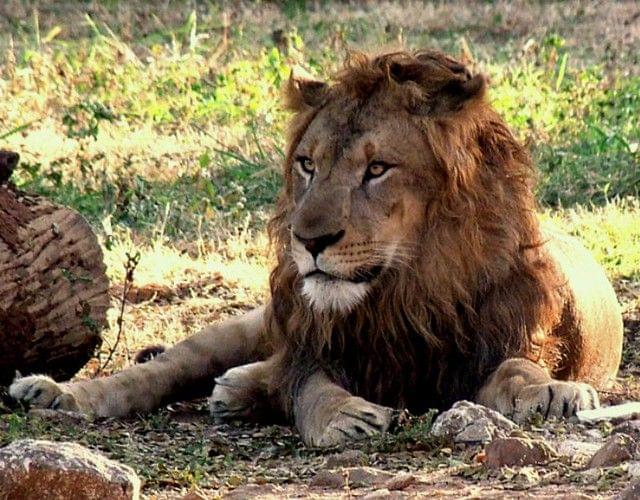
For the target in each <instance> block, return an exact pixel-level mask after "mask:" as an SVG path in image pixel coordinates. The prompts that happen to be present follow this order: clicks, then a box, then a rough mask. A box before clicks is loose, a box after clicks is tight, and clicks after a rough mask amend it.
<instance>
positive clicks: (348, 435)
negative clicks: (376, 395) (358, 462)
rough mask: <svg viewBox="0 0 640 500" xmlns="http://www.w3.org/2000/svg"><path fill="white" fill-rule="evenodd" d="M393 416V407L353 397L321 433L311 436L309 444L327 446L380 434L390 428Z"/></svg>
mask: <svg viewBox="0 0 640 500" xmlns="http://www.w3.org/2000/svg"><path fill="white" fill-rule="evenodd" d="M393 416H394V411H393V410H392V409H391V408H387V407H385V406H379V405H376V404H373V403H369V402H368V401H366V400H364V399H362V398H357V397H352V398H349V399H348V400H347V402H346V403H345V404H344V405H343V406H341V407H340V409H339V410H338V411H337V412H336V414H335V415H334V416H333V418H332V419H331V420H330V422H329V424H328V425H327V426H326V428H325V429H324V430H323V431H322V432H321V433H320V434H319V435H317V436H314V437H311V439H310V443H309V444H311V445H312V446H318V447H321V448H327V447H331V446H336V445H339V444H343V443H344V442H346V441H349V440H354V439H362V438H365V437H368V436H373V435H375V434H380V433H382V432H385V431H387V430H388V429H389V426H390V425H391V422H392V420H393Z"/></svg>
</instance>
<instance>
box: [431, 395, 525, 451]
mask: <svg viewBox="0 0 640 500" xmlns="http://www.w3.org/2000/svg"><path fill="white" fill-rule="evenodd" d="M516 429H518V426H517V425H516V424H515V423H513V422H512V421H511V420H509V419H507V418H506V417H504V416H502V415H501V414H500V413H498V412H497V411H494V410H492V409H490V408H487V407H485V406H482V405H479V404H476V403H471V402H470V401H458V402H457V403H455V404H454V405H453V406H452V407H451V409H450V410H447V411H445V412H443V413H441V414H440V415H438V417H437V418H436V420H435V422H434V423H433V427H432V429H431V432H432V434H433V435H434V436H438V437H448V438H452V439H453V441H454V442H455V443H488V442H490V441H492V440H493V439H495V438H498V437H506V436H507V435H508V434H509V433H510V432H512V431H514V430H516Z"/></svg>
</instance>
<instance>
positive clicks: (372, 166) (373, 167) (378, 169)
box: [364, 161, 393, 181]
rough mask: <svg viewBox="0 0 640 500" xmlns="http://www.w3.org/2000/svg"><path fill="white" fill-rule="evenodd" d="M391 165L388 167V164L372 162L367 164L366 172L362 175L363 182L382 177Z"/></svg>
mask: <svg viewBox="0 0 640 500" xmlns="http://www.w3.org/2000/svg"><path fill="white" fill-rule="evenodd" d="M391 167H393V165H389V164H388V163H384V162H382V161H374V162H372V163H369V166H368V167H367V170H366V171H365V173H364V180H365V181H368V180H370V179H375V178H377V177H381V176H383V175H384V174H385V173H386V172H387V171H388V170H389V169H390V168H391Z"/></svg>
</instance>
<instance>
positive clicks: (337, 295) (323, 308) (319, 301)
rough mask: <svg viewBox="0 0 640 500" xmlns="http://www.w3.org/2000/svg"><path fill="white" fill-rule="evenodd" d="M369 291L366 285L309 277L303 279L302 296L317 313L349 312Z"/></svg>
mask: <svg viewBox="0 0 640 500" xmlns="http://www.w3.org/2000/svg"><path fill="white" fill-rule="evenodd" d="M368 291H369V284H368V283H351V282H350V281H342V280H336V279H325V278H323V277H316V276H311V277H309V278H305V280H304V283H303V285H302V295H303V296H304V297H305V298H306V299H307V300H308V301H309V304H311V307H313V308H314V309H315V310H316V311H319V312H327V311H334V312H342V313H347V312H349V311H350V310H351V309H352V308H353V307H354V306H355V305H356V304H358V303H359V302H361V301H362V300H363V299H364V298H365V297H366V295H367V292H368Z"/></svg>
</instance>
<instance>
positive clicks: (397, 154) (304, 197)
mask: <svg viewBox="0 0 640 500" xmlns="http://www.w3.org/2000/svg"><path fill="white" fill-rule="evenodd" d="M382 101H383V96H380V97H376V96H372V98H370V99H369V100H367V101H366V102H364V103H363V102H362V101H357V100H355V99H350V98H348V97H344V98H341V99H337V100H335V101H333V102H331V103H330V104H329V105H327V106H326V107H324V108H323V109H322V110H320V111H319V112H318V114H317V115H316V116H315V118H314V119H313V121H312V122H311V123H310V125H309V126H308V128H307V129H306V131H305V133H304V134H303V136H302V138H301V140H300V142H299V143H298V145H297V147H296V148H295V150H294V151H293V155H292V158H293V162H292V166H291V168H292V176H291V178H292V187H293V189H292V193H293V201H294V209H293V213H292V217H291V248H292V256H293V259H294V261H295V263H296V265H297V268H298V271H299V273H300V275H301V276H302V279H303V286H302V293H303V295H304V296H305V297H306V298H307V299H308V301H309V302H310V304H311V305H312V306H313V307H314V308H316V309H317V310H323V311H327V310H332V311H342V312H346V311H348V310H350V309H351V308H352V307H353V306H354V305H356V304H357V303H358V302H359V301H361V300H362V299H363V298H364V297H365V296H366V294H367V293H368V291H369V290H370V288H371V287H372V286H373V285H374V283H375V281H376V280H377V279H379V278H380V276H382V275H383V274H384V273H385V271H386V270H387V269H388V268H390V267H393V266H402V265H407V266H410V265H411V261H412V259H413V256H414V255H415V252H416V248H417V238H418V235H419V233H420V231H419V228H420V226H421V223H422V220H423V217H424V215H423V214H424V205H425V192H426V191H428V189H429V188H430V187H431V188H435V185H434V183H435V179H430V178H429V175H428V174H429V171H430V168H429V165H428V162H429V157H428V155H425V144H424V142H423V134H422V133H421V132H420V131H419V129H418V127H417V126H416V125H415V124H414V122H413V120H412V118H411V116H410V115H409V114H408V113H407V111H405V110H404V109H403V108H402V107H401V106H399V105H398V106H393V103H390V102H389V101H388V98H387V99H386V100H385V102H382ZM425 163H427V164H425Z"/></svg>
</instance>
